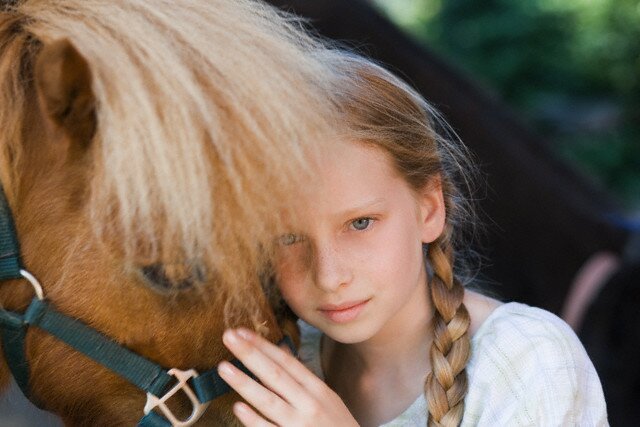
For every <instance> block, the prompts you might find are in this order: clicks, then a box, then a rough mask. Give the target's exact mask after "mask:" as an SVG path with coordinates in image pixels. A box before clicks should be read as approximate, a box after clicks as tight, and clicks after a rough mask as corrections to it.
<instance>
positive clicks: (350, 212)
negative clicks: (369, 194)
mask: <svg viewBox="0 0 640 427" xmlns="http://www.w3.org/2000/svg"><path fill="white" fill-rule="evenodd" d="M386 201H387V199H385V198H384V197H377V198H375V199H373V200H367V201H364V202H362V203H359V204H358V205H356V206H354V207H351V208H349V209H346V210H344V211H340V212H337V213H336V214H335V215H334V216H335V217H337V218H349V217H355V216H358V215H361V214H362V212H363V211H368V210H371V209H375V208H380V207H381V205H384V204H385V203H386Z"/></svg>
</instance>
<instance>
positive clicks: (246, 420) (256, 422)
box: [233, 402, 275, 427]
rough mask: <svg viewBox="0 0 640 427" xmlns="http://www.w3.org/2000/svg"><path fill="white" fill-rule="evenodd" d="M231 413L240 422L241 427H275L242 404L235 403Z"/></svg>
mask: <svg viewBox="0 0 640 427" xmlns="http://www.w3.org/2000/svg"><path fill="white" fill-rule="evenodd" d="M233 413H234V414H235V416H236V417H237V418H238V419H239V420H240V422H241V423H242V425H244V426H246V427H275V424H271V423H270V422H269V421H267V420H265V419H264V418H262V417H261V416H260V415H258V414H257V413H256V411H254V410H253V409H251V407H250V406H249V405H247V404H245V403H242V402H236V403H235V404H234V405H233Z"/></svg>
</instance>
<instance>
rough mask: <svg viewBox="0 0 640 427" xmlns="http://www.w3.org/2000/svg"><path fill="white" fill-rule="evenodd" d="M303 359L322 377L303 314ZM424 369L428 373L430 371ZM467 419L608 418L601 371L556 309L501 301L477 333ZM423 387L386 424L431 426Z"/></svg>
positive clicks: (522, 422)
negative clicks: (396, 415)
mask: <svg viewBox="0 0 640 427" xmlns="http://www.w3.org/2000/svg"><path fill="white" fill-rule="evenodd" d="M299 326H300V329H301V335H302V336H301V338H302V341H301V348H300V359H301V360H302V361H303V362H304V363H305V365H306V366H307V367H308V368H309V369H310V370H311V371H313V372H314V373H315V374H316V375H318V376H319V377H320V378H324V375H323V373H322V367H321V364H320V338H321V336H322V333H321V332H320V331H318V330H317V329H315V328H314V327H312V326H310V325H308V324H306V323H304V322H302V321H300V322H299ZM425 374H426V373H425ZM467 375H468V379H469V390H468V393H467V396H466V398H465V407H464V415H463V419H462V423H461V425H462V426H465V427H466V426H607V425H609V424H608V422H607V409H606V405H605V401H604V395H603V393H602V386H601V385H600V380H599V379H598V375H597V373H596V371H595V369H594V367H593V364H592V363H591V360H589V357H588V356H587V353H586V351H585V350H584V347H583V346H582V344H581V343H580V341H579V339H578V337H577V336H576V335H575V333H574V332H573V331H572V330H571V328H570V327H569V326H568V325H567V324H566V323H565V322H564V321H562V320H561V319H559V318H558V317H557V316H555V315H553V314H551V313H549V312H547V311H544V310H541V309H539V308H533V307H529V306H527V305H524V304H519V303H515V302H512V303H508V304H503V305H501V306H499V307H498V308H496V309H495V310H494V311H493V312H492V313H491V314H490V315H489V317H488V318H487V319H486V320H485V321H484V323H483V324H482V325H481V326H480V328H479V329H478V330H477V331H476V333H475V335H474V336H473V337H472V339H471V356H470V358H469V362H468V364H467ZM426 421H427V404H426V400H425V397H424V394H420V395H419V396H417V397H416V400H415V401H414V403H413V404H411V406H409V407H408V408H407V409H406V410H405V411H404V412H403V413H402V414H400V415H399V416H398V417H397V418H395V419H393V420H391V421H389V422H387V423H385V424H383V427H396V426H422V427H423V426H426Z"/></svg>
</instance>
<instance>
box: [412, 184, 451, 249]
mask: <svg viewBox="0 0 640 427" xmlns="http://www.w3.org/2000/svg"><path fill="white" fill-rule="evenodd" d="M418 214H419V221H420V231H421V237H422V243H431V242H433V241H434V240H436V239H437V238H438V237H440V235H441V234H442V232H443V230H444V226H445V219H446V209H445V205H444V195H443V193H442V180H441V178H440V176H436V177H434V178H432V179H431V180H429V182H428V183H427V184H426V185H425V186H424V187H423V188H422V189H421V190H420V191H419V193H418Z"/></svg>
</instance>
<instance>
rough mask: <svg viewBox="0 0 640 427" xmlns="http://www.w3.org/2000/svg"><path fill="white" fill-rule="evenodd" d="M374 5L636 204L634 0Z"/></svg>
mask: <svg viewBox="0 0 640 427" xmlns="http://www.w3.org/2000/svg"><path fill="white" fill-rule="evenodd" d="M375 2H376V3H377V4H378V5H379V6H380V8H381V9H382V10H383V11H384V12H386V13H387V14H388V15H389V16H390V17H391V19H393V20H395V21H396V22H397V23H398V24H400V25H401V26H402V27H404V28H405V29H406V30H407V31H409V32H410V33H411V34H413V35H414V36H415V37H417V38H418V39H419V40H421V41H424V42H425V43H426V44H427V45H428V46H429V47H430V48H432V49H434V50H435V51H436V52H438V53H439V54H441V55H442V56H443V57H445V58H448V59H449V60H450V61H452V62H453V63H454V64H457V65H458V68H460V69H462V70H464V72H466V73H467V74H471V76H472V77H473V78H474V79H475V80H476V81H478V82H480V83H481V84H483V85H484V86H485V87H489V88H491V89H492V90H494V91H497V92H498V93H499V94H500V96H501V97H503V98H504V99H505V100H506V101H507V102H508V103H509V104H510V105H512V106H513V107H515V108H516V109H518V110H519V111H520V112H521V115H522V116H523V117H524V118H525V119H527V120H528V121H529V122H531V124H532V125H534V127H535V128H536V129H537V130H538V131H539V132H541V133H542V134H543V135H545V136H546V137H548V138H549V140H551V141H552V146H553V147H554V148H556V150H555V151H556V152H557V153H558V155H560V156H562V157H564V158H565V159H568V160H569V161H571V162H573V163H574V164H575V165H576V166H577V167H578V169H580V170H582V171H583V172H584V173H585V174H586V175H587V176H591V177H593V178H594V179H595V180H596V181H598V182H600V183H601V184H603V185H605V186H606V187H607V188H610V189H611V190H612V191H614V192H615V193H616V194H618V195H619V196H620V198H621V200H622V201H623V204H624V205H625V206H626V207H627V208H629V209H632V210H638V209H640V1H638V0H524V1H513V0H375Z"/></svg>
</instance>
